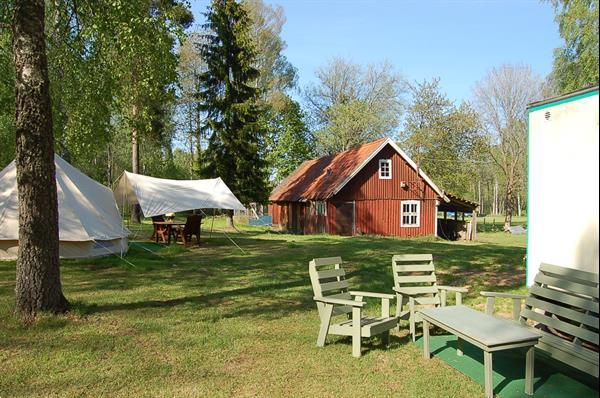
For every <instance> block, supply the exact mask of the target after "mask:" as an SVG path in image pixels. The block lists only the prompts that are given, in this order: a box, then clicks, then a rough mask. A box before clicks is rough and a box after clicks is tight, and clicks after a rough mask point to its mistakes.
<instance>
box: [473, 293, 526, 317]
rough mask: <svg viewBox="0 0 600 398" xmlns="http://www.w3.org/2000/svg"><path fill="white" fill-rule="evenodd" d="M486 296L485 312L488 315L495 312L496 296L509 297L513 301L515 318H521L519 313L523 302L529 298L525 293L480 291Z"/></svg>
mask: <svg viewBox="0 0 600 398" xmlns="http://www.w3.org/2000/svg"><path fill="white" fill-rule="evenodd" d="M479 293H480V294H481V295H482V296H483V297H485V298H486V299H485V301H486V302H485V313H486V314H488V315H493V314H494V301H495V300H496V298H508V299H512V301H513V308H512V316H513V320H515V321H518V320H519V316H520V315H519V314H520V313H521V303H522V301H523V300H525V299H526V298H527V296H526V295H524V294H512V293H497V292H479Z"/></svg>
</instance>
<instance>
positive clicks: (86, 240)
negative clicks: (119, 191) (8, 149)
mask: <svg viewBox="0 0 600 398" xmlns="http://www.w3.org/2000/svg"><path fill="white" fill-rule="evenodd" d="M54 163H55V165H56V187H57V193H58V218H59V220H58V231H59V239H60V256H61V258H88V257H97V256H105V255H110V254H119V253H121V254H122V253H123V252H125V251H127V249H128V243H127V236H128V234H129V231H128V230H127V229H126V228H125V227H124V226H123V223H122V221H121V217H120V214H119V210H118V208H117V204H116V203H115V199H114V197H113V193H112V191H111V190H110V189H109V188H108V187H105V186H104V185H102V184H100V183H98V182H96V181H94V180H93V179H91V178H90V177H88V176H86V175H85V174H83V173H82V172H81V171H79V170H77V169H76V168H75V167H73V166H71V165H70V164H69V163H67V162H66V161H65V160H63V159H62V158H61V157H60V156H58V155H55V156H54ZM17 196H18V191H17V170H16V166H15V162H14V161H13V162H12V163H10V164H9V165H8V166H6V168H5V169H4V170H2V172H0V260H12V259H16V257H17V250H18V245H19V242H18V239H19V211H18V197H17Z"/></svg>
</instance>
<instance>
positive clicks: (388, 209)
mask: <svg viewBox="0 0 600 398" xmlns="http://www.w3.org/2000/svg"><path fill="white" fill-rule="evenodd" d="M269 201H270V204H269V213H270V214H271V215H272V217H273V224H276V225H280V226H281V227H282V228H284V229H286V230H288V231H291V232H297V233H304V234H314V233H330V234H337V235H359V234H373V235H394V236H424V235H437V234H438V217H437V215H438V210H439V211H444V212H445V211H454V213H455V215H456V214H457V212H458V211H462V212H463V214H464V212H473V211H474V210H475V208H476V205H475V204H474V203H471V202H468V201H464V200H461V199H459V198H457V197H454V196H451V195H445V194H444V192H442V190H440V189H439V188H438V187H437V186H436V185H435V184H434V183H433V181H431V179H429V177H427V175H426V174H425V173H424V172H423V170H418V171H417V165H416V164H415V163H414V162H413V161H412V160H411V159H410V158H409V157H408V156H407V155H406V153H404V152H403V151H402V150H401V149H400V148H399V147H398V146H397V145H396V144H395V143H394V142H393V141H392V140H391V139H389V138H382V139H380V140H377V141H373V142H370V143H367V144H364V145H360V146H357V147H354V148H352V149H349V150H347V151H344V152H341V153H337V154H334V155H329V156H325V157H322V158H318V159H312V160H308V161H305V162H304V163H302V164H301V165H300V166H299V167H298V168H297V169H296V170H295V171H294V172H293V173H292V174H291V175H290V176H288V177H287V178H286V179H285V180H283V181H282V182H281V184H279V186H277V187H276V188H275V189H274V190H273V192H272V193H271V196H270V197H269ZM442 207H443V208H442ZM440 225H441V224H440Z"/></svg>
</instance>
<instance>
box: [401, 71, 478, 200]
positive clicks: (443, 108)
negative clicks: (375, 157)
mask: <svg viewBox="0 0 600 398" xmlns="http://www.w3.org/2000/svg"><path fill="white" fill-rule="evenodd" d="M411 91H412V94H413V100H412V101H411V103H410V105H409V107H408V111H407V114H406V118H405V122H404V131H403V134H402V135H403V141H402V143H401V146H402V148H405V149H406V150H407V151H408V152H409V153H410V155H411V158H412V159H414V160H415V161H416V162H417V164H419V166H420V167H422V168H423V169H425V170H426V172H427V174H428V175H429V176H430V177H431V178H432V179H433V180H434V181H436V183H437V184H439V185H440V186H441V187H442V188H443V189H444V190H447V191H450V192H452V193H454V194H457V195H461V196H470V194H471V193H472V190H471V185H472V183H473V180H474V179H475V176H476V172H475V171H476V169H477V168H478V166H477V165H478V163H479V162H481V161H482V159H481V154H482V149H483V147H484V140H483V137H482V135H481V132H480V130H479V118H478V115H477V113H476V112H475V110H474V109H473V108H472V107H471V106H470V105H469V104H468V103H465V102H463V103H461V104H460V105H459V106H456V105H454V103H452V101H450V99H448V97H446V95H445V94H444V93H443V92H442V91H441V89H440V86H439V79H434V80H432V81H429V82H428V81H423V82H422V83H416V84H414V85H411Z"/></svg>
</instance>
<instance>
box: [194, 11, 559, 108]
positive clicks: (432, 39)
mask: <svg viewBox="0 0 600 398" xmlns="http://www.w3.org/2000/svg"><path fill="white" fill-rule="evenodd" d="M265 1H266V2H267V3H269V4H277V5H280V6H282V7H283V9H284V11H285V15H286V17H287V22H286V24H285V26H284V28H283V32H282V36H283V39H284V40H285V41H286V42H287V49H286V50H285V55H286V56H287V58H288V60H289V61H290V62H291V63H292V64H293V65H294V66H295V67H296V68H297V69H298V74H299V84H300V86H301V87H304V86H305V85H306V84H308V83H310V82H313V81H314V80H315V77H314V71H315V69H316V68H317V67H319V66H321V65H324V64H325V63H326V62H327V61H328V60H329V59H331V58H332V57H334V56H342V57H345V58H348V59H351V60H353V61H355V62H358V63H361V64H368V63H379V62H382V61H385V60H387V61H389V62H390V63H392V64H393V65H394V66H395V67H396V68H397V69H398V71H399V72H401V73H402V74H403V75H404V76H405V78H407V79H408V80H411V81H414V80H419V81H421V80H423V79H431V78H434V77H439V78H440V79H441V84H442V88H443V89H444V90H445V91H446V93H447V94H448V96H449V97H450V98H451V99H453V100H455V101H460V100H462V99H465V100H469V99H470V98H471V90H472V87H473V85H474V83H475V82H476V81H477V80H479V79H481V78H482V77H483V76H484V75H485V73H486V71H487V70H489V69H490V68H491V67H494V66H499V65H501V64H504V63H525V64H528V65H530V66H531V67H532V68H533V70H534V71H535V72H536V73H538V74H540V75H542V76H545V75H547V74H548V73H549V72H550V70H551V69H552V51H553V49H554V48H556V47H558V46H560V45H561V39H560V37H559V35H558V28H557V26H556V24H555V22H554V13H553V9H552V7H551V5H550V4H548V2H541V1H538V0H496V1H481V0H480V1H475V0H474V1H467V0H463V1H459V0H456V1H450V0H446V1H400V0H397V1H393V0H377V1H367V0H322V1H319V0H275V1H270V0H265ZM208 4H209V1H206V0H201V1H192V8H193V11H194V15H195V17H196V23H202V22H203V20H204V17H203V16H202V15H201V12H203V11H204V10H205V9H206V6H207V5H208Z"/></svg>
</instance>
